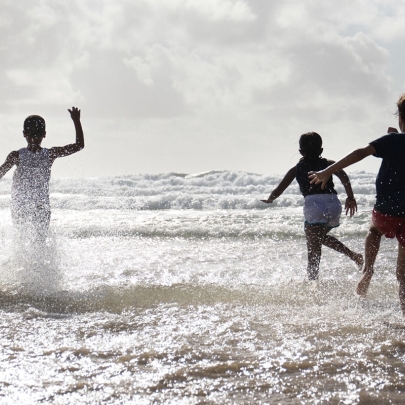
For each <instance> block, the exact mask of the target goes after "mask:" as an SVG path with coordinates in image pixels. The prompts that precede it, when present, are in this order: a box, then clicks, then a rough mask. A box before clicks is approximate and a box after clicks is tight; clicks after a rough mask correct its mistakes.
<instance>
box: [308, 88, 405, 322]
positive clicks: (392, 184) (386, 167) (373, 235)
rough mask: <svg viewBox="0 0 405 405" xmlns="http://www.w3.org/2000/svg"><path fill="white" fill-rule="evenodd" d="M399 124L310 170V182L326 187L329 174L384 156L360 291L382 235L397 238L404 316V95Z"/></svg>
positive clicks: (363, 289) (365, 287)
mask: <svg viewBox="0 0 405 405" xmlns="http://www.w3.org/2000/svg"><path fill="white" fill-rule="evenodd" d="M397 107H398V112H397V115H398V124H399V128H400V130H401V132H400V133H398V130H397V129H395V128H391V127H390V128H388V134H387V135H384V136H382V137H381V138H378V139H376V140H375V141H373V142H370V144H369V145H368V146H366V147H365V148H361V149H357V150H355V151H353V152H352V153H350V154H348V155H347V156H346V157H344V158H343V159H341V160H339V161H338V162H336V163H335V164H333V165H331V166H329V167H327V168H326V169H325V170H322V171H318V172H311V173H310V174H309V177H310V178H311V179H312V180H311V183H315V184H319V183H322V187H324V186H325V184H326V182H327V181H328V179H329V177H330V176H331V175H332V174H333V173H335V172H336V171H338V170H342V169H343V168H345V167H347V166H350V165H352V164H354V163H357V162H359V161H360V160H362V159H364V158H365V157H367V156H369V155H374V156H376V157H379V158H382V159H383V160H382V163H381V167H380V170H379V172H378V175H377V179H376V191H377V196H376V203H375V205H374V210H373V215H372V218H371V225H370V229H369V232H368V234H367V237H366V241H365V262H364V268H363V277H362V278H361V280H360V281H359V283H358V285H357V290H356V291H357V293H358V294H359V295H362V296H365V295H366V293H367V290H368V287H369V284H370V281H371V278H372V275H373V272H374V269H373V267H374V262H375V259H376V257H377V253H378V249H379V247H380V241H381V236H382V235H385V236H387V237H389V238H393V237H396V238H397V240H398V242H399V243H398V260H397V271H396V274H397V280H398V283H399V300H400V304H401V309H402V312H403V314H404V316H405V177H404V173H405V156H404V151H405V133H404V131H405V94H403V95H402V96H401V97H400V98H399V100H398V102H397Z"/></svg>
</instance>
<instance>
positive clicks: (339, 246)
mask: <svg viewBox="0 0 405 405" xmlns="http://www.w3.org/2000/svg"><path fill="white" fill-rule="evenodd" d="M329 231H330V229H328V231H327V232H329ZM322 244H323V245H325V246H327V247H328V248H331V249H333V250H336V252H339V253H343V254H344V255H345V256H347V257H349V258H350V259H352V260H353V261H354V262H355V263H356V264H357V266H358V268H359V270H361V269H362V268H363V264H364V260H363V255H362V254H360V253H355V252H353V250H350V249H349V248H348V247H347V246H346V245H344V244H343V243H342V242H341V241H340V240H338V239H336V238H335V237H334V236H331V235H325V236H324V238H323V241H322Z"/></svg>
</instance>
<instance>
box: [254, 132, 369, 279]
mask: <svg viewBox="0 0 405 405" xmlns="http://www.w3.org/2000/svg"><path fill="white" fill-rule="evenodd" d="M299 145H300V150H299V152H300V153H301V155H302V158H301V159H300V161H299V162H298V163H297V165H296V166H294V167H293V168H291V169H290V170H289V171H288V172H287V174H286V175H285V176H284V178H283V179H282V180H281V182H280V184H279V185H278V186H277V187H276V188H275V189H274V190H273V191H272V192H271V194H270V196H269V198H268V199H267V200H261V201H263V202H265V203H267V204H269V203H272V202H273V201H274V200H275V199H276V198H278V197H279V196H280V195H281V194H282V193H283V192H284V191H285V189H286V188H287V187H288V186H289V185H290V184H291V183H292V181H293V180H294V179H296V180H297V182H298V184H299V187H300V191H301V193H302V195H303V196H304V217H305V236H306V241H307V250H308V266H307V273H308V278H309V280H317V279H318V277H319V263H320V260H321V253H322V245H325V246H327V247H329V248H331V249H334V250H336V251H337V252H339V253H343V254H344V255H346V256H347V257H349V258H350V259H351V260H353V261H354V262H355V263H356V264H357V266H358V267H359V268H360V269H361V268H362V266H363V256H362V255H361V254H360V253H355V252H353V251H352V250H350V249H349V248H348V247H347V246H345V245H344V244H343V243H342V242H340V241H339V240H338V239H336V238H335V237H334V236H331V235H328V233H329V232H330V230H331V229H332V228H335V227H337V226H339V219H340V214H341V212H342V206H341V203H340V201H339V199H338V198H337V192H336V190H335V188H334V184H333V181H332V178H330V179H329V181H328V182H327V184H326V185H325V187H324V188H322V187H321V186H320V185H317V184H311V182H310V179H309V178H308V172H310V171H318V170H323V169H325V168H326V167H328V166H330V165H332V164H333V163H334V162H333V161H331V160H328V159H325V158H322V157H321V154H322V152H323V149H322V138H321V136H320V135H319V134H317V133H316V132H308V133H306V134H303V135H301V137H300V140H299ZM315 168H316V169H315ZM335 175H336V176H337V177H338V178H339V180H340V181H341V182H342V184H343V187H344V188H345V190H346V193H347V199H346V203H345V209H346V215H347V214H348V213H349V214H350V216H353V215H354V213H355V212H356V211H357V204H356V200H355V199H354V196H353V191H352V187H351V184H350V180H349V177H348V176H347V174H346V173H345V172H344V171H343V170H341V171H339V172H336V173H335Z"/></svg>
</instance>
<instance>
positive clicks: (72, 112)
mask: <svg viewBox="0 0 405 405" xmlns="http://www.w3.org/2000/svg"><path fill="white" fill-rule="evenodd" d="M68 111H69V112H70V117H71V118H72V120H73V121H80V110H79V109H78V108H77V107H72V109H71V110H69V109H68Z"/></svg>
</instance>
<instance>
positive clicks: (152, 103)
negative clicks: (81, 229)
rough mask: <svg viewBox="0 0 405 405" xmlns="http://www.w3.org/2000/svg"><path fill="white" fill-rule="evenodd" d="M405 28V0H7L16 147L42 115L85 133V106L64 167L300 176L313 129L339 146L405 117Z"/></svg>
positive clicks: (4, 95)
mask: <svg viewBox="0 0 405 405" xmlns="http://www.w3.org/2000/svg"><path fill="white" fill-rule="evenodd" d="M337 5H338V6H337ZM404 27H405V2H404V1H403V0H340V1H339V2H327V1H321V0H307V1H302V0H291V1H279V0H277V1H275V0H70V1H65V0H63V1H62V0H19V1H15V0H2V10H1V14H0V29H1V48H0V49H1V59H0V63H1V81H0V86H1V92H0V103H1V108H0V118H1V121H0V122H1V134H2V136H1V141H0V147H1V152H0V160H2V161H3V160H4V159H5V157H6V155H7V154H8V153H9V152H10V151H11V150H13V149H18V148H20V147H22V146H24V139H23V138H22V133H21V130H22V123H23V120H24V119H25V117H26V116H27V115H30V114H40V115H42V116H43V117H44V118H45V119H46V121H47V133H48V135H47V138H46V139H45V141H44V143H43V146H46V147H50V146H59V145H64V144H67V143H71V142H72V141H73V140H74V129H73V124H72V122H71V120H70V117H69V114H68V112H67V111H66V110H67V108H69V107H71V106H72V105H74V106H78V107H79V108H81V110H82V123H83V127H84V131H85V136H86V148H85V150H84V151H83V152H80V153H78V154H77V155H75V156H72V157H69V158H65V159H60V160H59V161H57V162H56V163H55V165H54V169H53V173H54V175H55V176H57V177H61V176H63V177H65V176H105V175H115V174H138V173H159V172H182V173H195V172H201V171H207V170H211V169H227V170H241V171H248V172H255V173H284V172H285V171H286V170H287V169H289V168H290V167H292V166H293V165H294V164H295V163H296V161H297V160H298V154H297V153H298V152H297V150H298V138H299V136H300V135H301V134H302V133H304V132H308V131H317V132H319V133H320V134H321V136H322V137H323V139H324V156H326V157H328V158H331V159H338V158H340V157H342V156H343V155H345V154H347V153H348V152H350V151H351V150H353V149H354V148H357V147H360V146H365V145H366V144H367V143H368V142H370V141H372V140H373V139H375V138H377V137H379V136H381V135H383V134H384V133H385V132H386V129H387V127H388V126H394V125H395V126H397V125H396V124H397V123H396V119H395V117H394V116H393V115H392V114H393V112H395V109H396V108H395V103H396V101H397V99H398V97H399V95H400V94H401V93H403V92H405V77H404V74H403V72H404V69H405V68H404V66H405V52H404V49H405V29H404ZM378 165H379V160H378V159H376V158H372V157H370V158H368V160H367V162H365V163H361V164H358V165H357V166H355V167H354V168H353V169H355V170H372V171H375V170H376V169H377V168H378Z"/></svg>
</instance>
